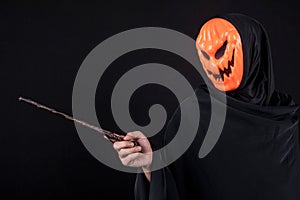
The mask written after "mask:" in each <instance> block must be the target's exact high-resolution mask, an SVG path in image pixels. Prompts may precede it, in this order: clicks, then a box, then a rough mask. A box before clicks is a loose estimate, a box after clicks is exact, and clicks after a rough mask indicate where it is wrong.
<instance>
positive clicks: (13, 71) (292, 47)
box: [0, 0, 300, 199]
mask: <svg viewBox="0 0 300 200" xmlns="http://www.w3.org/2000/svg"><path fill="white" fill-rule="evenodd" d="M196 2H197V3H192V2H188V1H171V0H162V1H138V2H129V1H120V2H115V1H107V2H101V1H95V2H86V1H82V2H81V3H75V2H72V1H64V0H62V1H48V2H47V1H36V2H33V1H20V2H16V3H14V2H12V1H7V2H5V1H1V3H0V5H1V6H0V23H1V27H0V42H1V43H0V66H1V82H2V83H1V91H2V92H1V99H2V100H1V103H2V104H1V105H2V112H1V127H2V131H1V133H0V148H1V149H0V150H1V151H0V156H1V157H0V158H1V161H0V162H1V177H0V196H1V197H0V198H2V197H4V195H9V196H10V197H11V198H12V197H17V196H18V197H31V198H39V199H57V198H60V197H62V198H74V197H81V198H85V199H107V198H105V196H106V197H107V196H109V198H108V199H121V198H122V199H133V186H134V179H135V174H127V173H124V172H119V171H117V170H114V169H111V168H109V167H107V166H105V165H103V164H102V163H101V162H99V161H97V160H96V159H95V158H94V157H93V156H92V155H90V154H89V153H88V151H87V150H86V149H85V147H84V146H83V144H82V143H81V141H80V139H79V137H78V135H77V132H76V130H75V127H74V124H73V123H71V122H68V121H66V120H64V119H61V118H58V117H56V116H55V115H52V114H49V113H47V112H45V111H42V110H37V109H35V108H33V107H32V106H29V105H25V104H23V103H19V102H18V100H17V99H18V97H19V96H20V95H21V96H24V97H30V98H32V99H34V100H36V101H39V102H41V103H45V104H47V105H49V106H51V107H54V108H56V109H58V110H61V111H64V112H66V113H68V114H71V113H72V108H71V106H72V89H73V83H74V80H75V77H76V73H77V70H78V69H79V67H80V65H81V63H82V61H83V60H84V59H85V57H86V56H87V55H88V53H89V52H90V51H91V50H92V49H93V48H94V47H96V46H97V45H98V44H99V43H101V42H102V41H104V40H105V39H107V38H108V37H110V36H113V35H114V34H117V33H119V32H122V31H125V30H128V29H132V28H137V27H144V26H157V27H165V28H170V29H174V30H177V31H180V32H182V33H184V34H186V35H188V36H190V37H192V38H196V36H197V34H198V31H199V28H200V26H201V24H202V23H203V22H204V21H205V20H207V19H208V18H210V17H211V16H214V15H216V14H222V13H226V12H239V13H243V14H247V15H250V16H252V17H254V18H256V19H258V20H259V21H260V22H261V23H262V24H263V25H264V26H265V28H266V30H267V32H268V34H269V37H270V43H271V48H272V56H273V63H274V71H275V79H276V84H277V88H278V89H280V90H282V91H285V92H287V93H289V94H290V95H292V96H293V97H294V99H295V101H296V102H297V103H298V104H299V102H300V92H299V90H298V87H299V72H300V69H299V64H298V62H299V46H300V40H299V35H300V32H299V30H300V25H299V16H298V14H297V12H298V7H297V6H296V4H295V2H296V1H294V2H292V1H276V2H274V1H271V0H269V1H266V0H251V1H237V0H235V1H234V0H226V1H225V0H224V1H216V0H209V1H201V0H199V1H196ZM148 62H159V63H164V64H168V65H170V66H172V67H174V68H176V69H177V70H179V71H180V72H181V73H183V74H184V75H185V76H186V77H187V78H188V79H189V80H190V82H191V84H192V85H193V87H196V86H197V84H199V81H200V79H199V77H198V76H196V75H195V74H194V70H193V69H192V67H191V66H189V64H188V63H186V62H185V61H184V60H183V59H180V58H178V56H176V55H172V54H170V53H168V52H163V51H158V50H148V51H147V50H142V51H136V52H131V53H128V54H126V55H123V56H121V57H120V58H119V59H117V60H116V61H115V62H114V63H113V64H112V65H111V66H110V68H109V70H108V71H107V72H106V75H105V76H104V78H103V80H102V82H101V83H99V85H98V86H101V87H98V88H99V89H98V90H97V94H96V102H97V104H96V108H97V112H99V113H100V112H101V116H103V115H104V116H107V117H105V118H101V119H99V121H100V124H101V126H102V127H106V128H107V129H110V130H113V131H120V130H119V129H118V127H117V126H116V124H115V123H114V121H113V119H112V115H111V113H110V110H109V108H110V99H109V98H110V96H109V95H110V93H111V90H112V88H113V85H114V83H115V82H116V81H117V80H118V77H120V76H121V75H122V73H124V72H126V71H127V70H128V69H130V68H132V67H134V66H136V65H139V64H143V63H148ZM145 94H147V95H145ZM158 102H159V103H161V104H163V105H164V106H165V107H166V109H167V110H168V114H170V113H172V111H173V110H174V108H175V106H176V105H177V103H178V102H176V101H175V100H174V96H173V94H172V93H171V92H170V91H168V90H167V89H165V88H163V87H160V86H157V85H154V86H145V87H142V88H141V89H139V90H138V91H137V92H136V93H134V95H133V97H132V102H131V104H130V105H131V106H130V108H131V109H130V112H131V114H132V116H133V119H134V120H135V121H136V123H139V124H140V125H143V124H144V125H145V124H147V122H149V119H148V118H147V117H145V116H147V108H149V106H150V105H151V104H153V103H158Z"/></svg>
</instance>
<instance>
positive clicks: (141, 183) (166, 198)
mask: <svg viewBox="0 0 300 200" xmlns="http://www.w3.org/2000/svg"><path fill="white" fill-rule="evenodd" d="M179 123H180V108H179V107H178V108H177V109H176V111H175V112H174V114H173V115H172V117H171V119H170V120H169V122H168V124H167V127H166V130H165V133H164V134H163V137H162V138H161V141H160V142H161V143H162V144H164V145H165V144H166V143H167V142H168V140H169V138H170V139H171V138H172V137H173V136H174V135H175V134H176V132H177V129H178V126H179ZM165 155H166V154H164V155H162V156H161V159H164V156H165ZM153 160H158V159H153ZM134 195H135V199H136V200H178V199H179V195H178V190H177V186H176V183H175V180H174V177H173V175H172V172H171V170H170V169H169V167H164V168H162V169H159V170H155V171H152V172H151V181H150V182H149V181H148V180H147V178H146V177H145V175H144V173H138V174H137V176H136V181H135V188H134Z"/></svg>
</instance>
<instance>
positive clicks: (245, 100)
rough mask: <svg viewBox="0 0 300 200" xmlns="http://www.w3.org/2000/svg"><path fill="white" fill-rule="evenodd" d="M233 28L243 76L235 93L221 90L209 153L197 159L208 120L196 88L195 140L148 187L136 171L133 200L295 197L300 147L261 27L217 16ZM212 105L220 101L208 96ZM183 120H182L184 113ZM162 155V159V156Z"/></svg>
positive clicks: (172, 126)
mask: <svg viewBox="0 0 300 200" xmlns="http://www.w3.org/2000/svg"><path fill="white" fill-rule="evenodd" d="M221 18H224V19H226V20H228V21H229V22H231V23H232V24H233V25H234V26H235V27H236V28H237V30H238V31H239V34H240V36H241V39H242V45H243V52H244V74H243V80H242V83H241V85H240V86H239V88H238V89H237V90H235V91H232V92H227V93H226V95H227V102H226V105H227V111H226V119H225V124H224V128H223V131H222V133H221V136H220V138H219V140H218V142H217V144H216V145H215V146H214V148H213V149H212V151H211V152H210V153H209V154H208V155H207V156H206V157H204V158H201V159H200V158H199V156H198V154H199V150H200V147H201V145H202V142H203V139H204V137H205V134H206V131H207V129H208V125H209V123H210V121H209V120H210V116H211V113H210V112H211V104H210V96H209V92H208V90H207V88H206V87H212V86H209V85H208V86H200V87H199V88H198V89H197V90H196V96H197V99H196V100H195V99H187V100H186V101H185V102H184V103H185V104H188V105H189V104H190V105H191V108H193V106H192V104H194V103H198V104H199V106H200V109H201V112H200V122H199V129H198V132H197V135H196V137H195V139H194V141H193V143H192V145H191V146H190V147H189V148H188V150H187V151H186V152H185V153H184V154H183V155H182V156H181V157H180V158H179V159H178V160H176V161H175V162H173V163H172V164H170V165H169V166H168V167H165V168H163V169H160V170H156V171H153V172H151V181H150V182H148V181H147V179H146V178H145V176H144V174H142V173H141V174H137V178H136V184H135V198H136V199H137V200H148V199H149V200H177V199H180V200H186V199H187V200H190V199H201V200H248V199H249V200H299V199H300V148H299V130H298V119H297V116H296V111H297V109H298V107H297V105H296V104H295V103H294V102H293V100H292V98H291V97H290V96H289V95H287V94H284V93H281V92H278V91H276V90H275V89H274V78H273V69H272V62H271V54H270V47H269V43H268V38H267V35H266V32H265V30H264V28H263V27H262V26H261V24H260V23H258V22H257V21H256V20H254V19H252V18H250V17H247V16H244V15H240V14H229V15H225V16H221ZM211 98H215V99H216V100H217V102H218V104H224V102H222V101H221V100H220V99H219V98H218V96H217V95H216V96H213V97H211ZM180 115H181V113H180V107H179V108H178V109H177V110H176V112H175V113H174V115H173V116H172V118H171V120H170V121H169V123H168V126H167V129H166V132H165V135H164V139H162V140H161V142H162V145H165V144H167V143H168V142H169V141H171V140H172V138H173V137H174V135H175V134H176V131H177V128H178V125H179V123H180V118H181V116H180ZM184 117H188V116H184ZM164 156H168V151H166V152H165V154H164Z"/></svg>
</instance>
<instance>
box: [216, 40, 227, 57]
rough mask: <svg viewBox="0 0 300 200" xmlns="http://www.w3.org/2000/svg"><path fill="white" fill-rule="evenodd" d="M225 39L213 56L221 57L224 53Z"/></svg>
mask: <svg viewBox="0 0 300 200" xmlns="http://www.w3.org/2000/svg"><path fill="white" fill-rule="evenodd" d="M227 43H228V42H227V40H226V41H225V42H224V43H223V45H222V46H221V47H220V48H219V49H218V51H217V52H216V54H215V58H216V59H219V58H221V57H222V56H223V55H224V53H225V50H226V46H227Z"/></svg>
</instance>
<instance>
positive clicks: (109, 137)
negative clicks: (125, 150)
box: [19, 97, 137, 146]
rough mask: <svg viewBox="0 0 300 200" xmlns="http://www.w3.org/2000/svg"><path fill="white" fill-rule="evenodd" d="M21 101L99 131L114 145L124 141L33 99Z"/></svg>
mask: <svg viewBox="0 0 300 200" xmlns="http://www.w3.org/2000/svg"><path fill="white" fill-rule="evenodd" d="M19 101H24V102H26V103H29V104H32V105H35V106H36V107H38V108H41V109H44V110H47V111H50V112H52V113H54V114H57V115H61V116H63V117H65V118H67V119H69V120H71V121H74V122H76V123H78V124H80V125H82V126H85V127H88V128H90V129H93V130H95V131H97V132H99V133H102V134H104V135H105V137H106V139H108V140H110V141H111V142H112V143H114V142H116V141H123V137H124V136H123V135H119V134H116V133H112V132H110V131H108V130H104V129H102V128H99V127H97V126H93V125H91V124H89V123H87V122H84V121H81V120H78V119H76V118H74V117H71V116H70V115H67V114H65V113H62V112H59V111H56V110H54V109H53V108H49V107H47V106H44V105H42V104H39V103H37V102H35V101H32V100H31V99H26V98H23V97H19ZM133 142H134V144H135V146H136V145H137V142H136V141H133Z"/></svg>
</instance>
